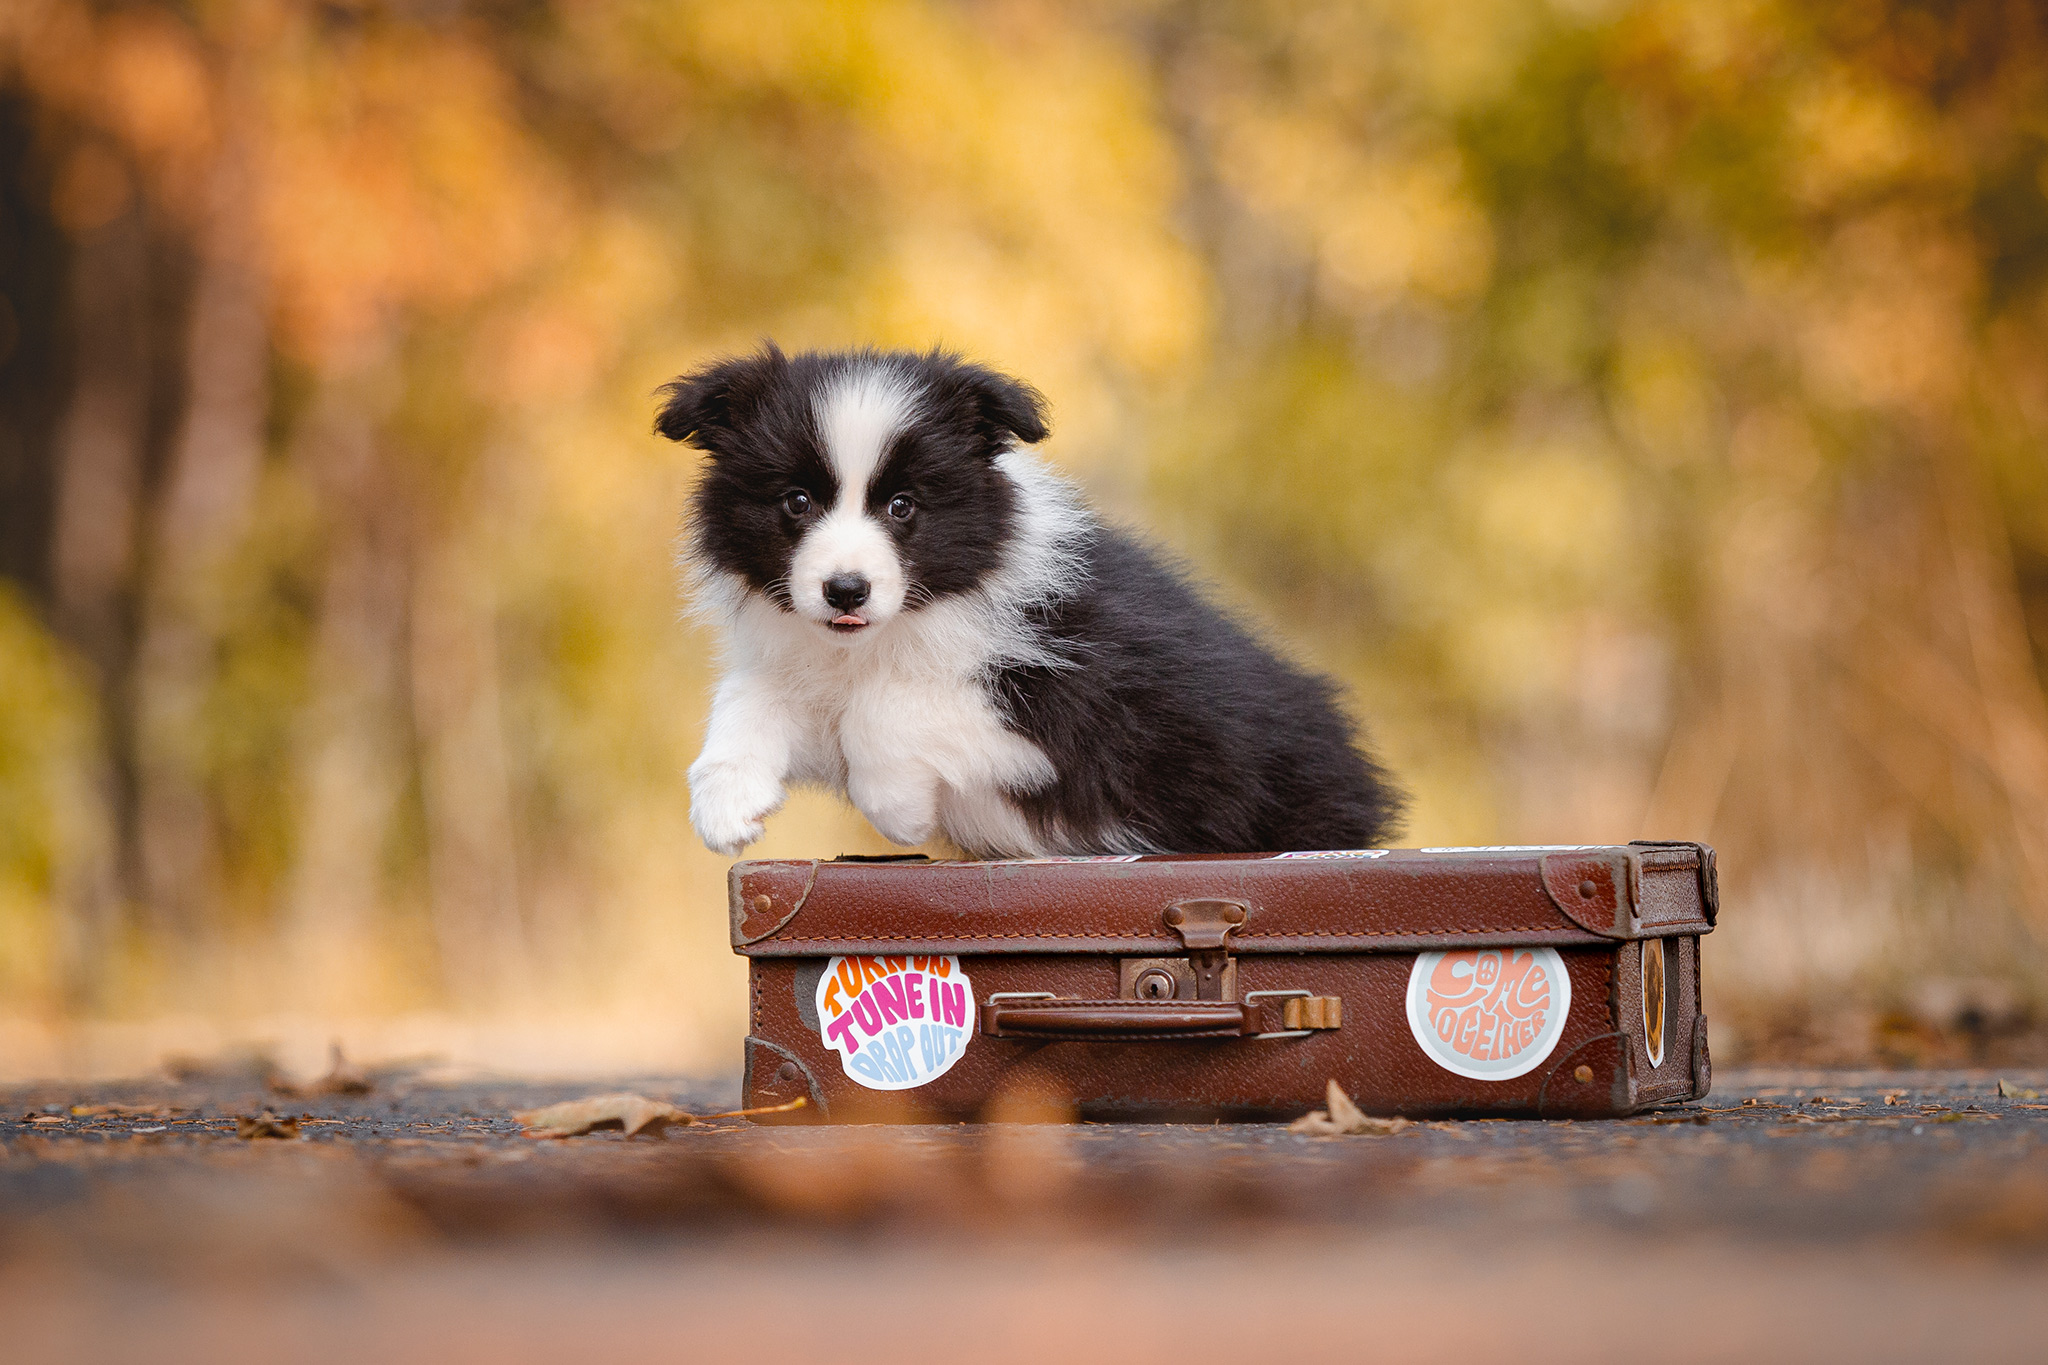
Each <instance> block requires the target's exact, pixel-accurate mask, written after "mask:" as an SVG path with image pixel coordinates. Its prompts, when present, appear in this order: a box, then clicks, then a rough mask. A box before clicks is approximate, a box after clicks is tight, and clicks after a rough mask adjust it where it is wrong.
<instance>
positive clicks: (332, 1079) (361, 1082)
mask: <svg viewBox="0 0 2048 1365" xmlns="http://www.w3.org/2000/svg"><path fill="white" fill-rule="evenodd" d="M269 1086H270V1089H271V1090H272V1091H273V1092H274V1093H276V1094H279V1095H290V1096H292V1097H294V1098H299V1097H304V1096H312V1095H367V1094H369V1093H370V1091H372V1090H373V1089H375V1088H376V1087H375V1085H374V1084H373V1083H372V1082H371V1080H370V1078H369V1077H368V1076H365V1075H364V1074H363V1073H362V1072H361V1071H360V1070H359V1069H358V1068H356V1067H355V1066H353V1065H351V1064H350V1062H349V1060H348V1058H347V1057H345V1056H343V1055H342V1051H341V1044H340V1043H329V1044H328V1045H327V1074H326V1075H325V1076H322V1077H321V1078H320V1079H319V1080H317V1081H309V1082H308V1083H306V1084H305V1085H295V1084H293V1083H292V1082H291V1081H290V1080H288V1079H286V1078H285V1077H284V1076H283V1075H273V1076H272V1077H271V1078H270V1081H269Z"/></svg>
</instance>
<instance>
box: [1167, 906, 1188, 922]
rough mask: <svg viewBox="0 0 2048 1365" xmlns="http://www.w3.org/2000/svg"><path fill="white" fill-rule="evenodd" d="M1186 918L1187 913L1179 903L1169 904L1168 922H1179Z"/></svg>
mask: <svg viewBox="0 0 2048 1365" xmlns="http://www.w3.org/2000/svg"><path fill="white" fill-rule="evenodd" d="M1186 918H1187V914H1186V913H1185V912H1184V911H1183V910H1182V909H1181V908H1180V907H1179V906H1178V905H1169V906H1167V907H1166V922H1167V923H1168V924H1179V923H1180V922H1181V921H1182V920H1184V919H1186Z"/></svg>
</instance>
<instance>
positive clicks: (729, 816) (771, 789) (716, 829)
mask: <svg viewBox="0 0 2048 1365" xmlns="http://www.w3.org/2000/svg"><path fill="white" fill-rule="evenodd" d="M783 796H784V793H783V790H782V783H781V782H779V781H778V780H776V778H775V777H774V776H773V775H771V774H769V773H766V772H764V771H762V770H761V769H758V768H748V767H744V766H741V765H737V764H731V763H697V764H695V765H693V766H692V767H691V769H690V823H691V824H692V825H694V826H695V827H696V829H697V837H698V838H700V839H702V840H703V841H704V846H705V847H706V848H708V849H710V850H711V851H712V852H713V853H720V854H723V855H725V856H726V857H728V858H736V857H738V856H739V854H740V850H742V849H744V848H745V847H746V846H747V845H748V844H751V843H753V842H755V841H756V840H758V839H759V838H760V837H761V836H762V835H763V834H764V833H766V832H767V825H766V821H767V819H768V817H769V816H771V815H773V814H775V812H776V811H778V810H780V809H781V808H782V802H783Z"/></svg>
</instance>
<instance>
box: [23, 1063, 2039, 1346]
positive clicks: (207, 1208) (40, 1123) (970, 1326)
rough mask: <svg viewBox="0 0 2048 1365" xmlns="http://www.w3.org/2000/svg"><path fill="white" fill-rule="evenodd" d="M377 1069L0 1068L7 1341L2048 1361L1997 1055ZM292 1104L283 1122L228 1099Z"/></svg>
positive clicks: (2030, 1206) (2030, 1075)
mask: <svg viewBox="0 0 2048 1365" xmlns="http://www.w3.org/2000/svg"><path fill="white" fill-rule="evenodd" d="M372 1079H373V1088H372V1089H371V1090H369V1091H368V1093H362V1094H326V1095H313V1096H309V1095H287V1094H281V1093H279V1092H277V1091H275V1090H272V1089H268V1088H266V1087H265V1086H264V1085H263V1084H262V1082H261V1080H260V1079H259V1078H257V1077H255V1076H253V1075H246V1076H240V1077H237V1076H234V1075H225V1076H223V1075H215V1076H211V1077H202V1078H200V1079H197V1080H194V1081H188V1082H186V1083H182V1084H175V1083H168V1082H166V1083H154V1084H135V1085H126V1086H85V1087H58V1086H43V1087H26V1088H15V1089H12V1090H8V1091H0V1338H4V1339H5V1340H6V1341H7V1343H8V1345H9V1350H8V1354H9V1356H10V1358H16V1359H22V1360H53V1359H58V1358H66V1359H88V1360H94V1359H148V1360H151V1361H182V1360H188V1359H189V1360H193V1361H199V1360H206V1361H224V1360H239V1359H252V1360H253V1359H264V1360H271V1359H278V1360H293V1361H304V1360H315V1361H319V1360H329V1359H332V1360H349V1361H377V1362H383V1361H409V1360H422V1361H425V1360H435V1361H454V1360H468V1359H479V1360H482V1359H491V1360H516V1359H535V1360H541V1359H546V1360H564V1359H567V1358H569V1357H581V1356H584V1355H594V1356H604V1357H610V1358H613V1359H621V1358H631V1357H635V1356H652V1357H659V1358H671V1357H673V1358H690V1359H702V1360H725V1359H739V1358H742V1357H744V1358H750V1359H765V1360H775V1359H782V1358H785V1357H787V1358H791V1359H804V1360H807V1361H810V1360H833V1361H841V1360H844V1361H865V1360H889V1361H913V1360H923V1359H927V1358H938V1357H940V1356H945V1357H949V1358H954V1359H958V1358H960V1357H961V1356H962V1354H963V1353H964V1354H965V1355H967V1356H969V1357H972V1358H974V1359H976V1360H987V1361H1003V1360H1025V1359H1031V1360H1047V1359H1063V1360H1064V1359H1074V1360H1092V1359H1107V1360H1116V1361H1122V1362H1149V1361H1162V1362H1165V1361H1184V1360H1188V1359H1218V1358H1236V1359H1249V1358H1252V1357H1276V1358H1287V1357H1292V1356H1294V1355H1297V1354H1300V1353H1302V1352H1317V1353H1320V1354H1323V1355H1326V1356H1328V1357H1329V1358H1331V1359H1334V1360H1351V1359H1368V1358H1374V1359H1376V1358H1400V1359H1404V1360H1417V1361H1420V1360H1436V1359H1461V1360H1473V1359H1488V1360H1492V1359H1500V1360H1516V1361H1529V1360H1551V1359H1566V1358H1569V1359H1572V1360H1577V1361H1583V1360H1588V1359H1595V1360H1597V1359H1608V1358H1612V1359H1617V1360H1620V1359H1629V1360H1635V1359H1658V1360H1695V1359H1699V1360H1721V1359H1731V1360H1732V1359H1752V1360H1754V1359H1790V1358H1797V1357H1801V1356H1804V1357H1806V1358H1819V1359H1836V1358H1849V1357H1852V1356H1853V1357H1856V1358H1860V1359H1872V1360H1892V1359H1898V1360H1918V1359H1929V1358H1936V1357H1946V1358H1955V1359H1963V1358H1968V1359H1972V1360H2000V1359H2011V1360H2041V1359H2048V1100H2043V1099H2037V1098H2028V1097H2026V1096H2024V1095H2004V1096H2002V1095H2001V1094H2000V1093H1999V1086H1998V1081H1999V1079H2000V1078H1999V1077H1998V1076H1996V1075H1993V1074H1990V1073H1975V1072H1766V1071H1748V1072H1733V1073H1728V1074H1726V1075H1724V1076H1723V1077H1722V1079H1721V1080H1720V1082H1719V1084H1718V1085H1717V1087H1716V1089H1715V1091H1714V1094H1713V1095H1712V1096H1711V1097H1710V1098H1709V1100H1708V1101H1706V1102H1705V1103H1704V1104H1701V1105H1695V1106H1689V1107H1687V1108H1684V1109H1676V1110H1671V1111H1666V1112H1660V1113H1655V1114H1649V1115H1643V1116H1639V1117H1637V1118H1633V1119H1625V1120H1615V1121H1605V1122H1579V1123H1567V1122H1549V1123H1532V1122H1501V1121H1477V1122H1462V1123H1428V1124H1418V1125H1415V1126H1413V1127H1411V1128H1409V1129H1408V1130H1406V1131H1404V1132H1401V1133H1399V1134H1396V1135H1393V1136H1389V1137H1346V1138H1305V1137H1299V1136H1295V1135H1292V1134H1289V1133H1287V1132H1286V1131H1285V1130H1284V1129H1282V1128H1280V1127H1278V1126H1265V1125H1219V1126H1214V1127H1188V1126H1179V1127H1161V1126H1149V1125H1148V1126H1110V1125H1029V1126H1026V1125H998V1126H984V1125H964V1124H963V1125H951V1126H946V1127H934V1128H899V1129H878V1128H869V1129H854V1128H791V1127H783V1128H766V1127H754V1126H751V1125H748V1124H745V1123H740V1122H730V1121H729V1122H726V1123H722V1124H717V1125H712V1126H707V1127H696V1128H672V1129H670V1130H669V1131H668V1132H667V1133H666V1134H664V1135H661V1136H658V1137H648V1136H644V1135H643V1136H641V1137H637V1138H632V1139H627V1138H625V1137H623V1136H621V1135H619V1134H617V1133H610V1134H602V1133H600V1134H592V1135H590V1136H587V1137H581V1138H573V1139H567V1140H563V1141H553V1142H542V1141H534V1140H531V1139H528V1138H524V1137H521V1136H520V1135H519V1126H518V1124H517V1123H516V1122H514V1121H513V1120H512V1119H511V1117H510V1115H511V1113H512V1112H513V1111H514V1110H517V1109H524V1108H529V1107H532V1106H534V1105H537V1104H542V1103H547V1102H549V1101H553V1100H557V1099H562V1098H569V1097H572V1096H576V1095H581V1094H587V1093H591V1091H592V1090H594V1089H605V1088H612V1087H610V1086H605V1087H593V1086H591V1085H589V1084H587V1083H581V1084H577V1085H572V1086H540V1085H532V1084H515V1083H489V1082H478V1081H468V1082H464V1083H460V1084H453V1083H447V1082H439V1083H436V1082H431V1081H429V1080H428V1079H426V1078H423V1077H417V1076H415V1077H410V1078H409V1077H407V1076H405V1075H403V1074H392V1075H385V1076H382V1077H374V1078H372ZM2004 1079H2005V1080H2006V1082H2007V1083H2008V1086H2007V1088H2008V1089H2009V1090H2035V1091H2040V1092H2043V1093H2048V1073H2043V1072H2007V1073H2005V1076H2004ZM620 1085H621V1086H622V1087H623V1088H630V1089H633V1090H636V1091H638V1092H640V1093H642V1094H646V1095H650V1096H653V1097H655V1098H659V1099H664V1100H669V1101H672V1102H675V1103H677V1104H679V1105H682V1106H684V1107H685V1108H689V1109H692V1110H693V1111H698V1112H709V1111H712V1110H716V1109H721V1108H725V1107H727V1106H728V1105H729V1104H730V1103H731V1102H732V1101H733V1100H734V1098H735V1095H734V1093H733V1092H734V1087H733V1086H732V1085H731V1084H730V1083H724V1084H698V1085H691V1084H677V1083H674V1082H663V1081H660V1080H646V1079H641V1080H633V1081H627V1082H622V1083H620ZM266 1108H268V1109H269V1110H271V1111H272V1112H273V1113H274V1114H276V1115H277V1116H279V1117H280V1118H282V1119H287V1120H289V1119H296V1120H297V1124H296V1127H297V1133H298V1136H297V1137H296V1138H288V1139H282V1140H280V1139H266V1138H243V1137H239V1136H237V1131H238V1125H237V1120H238V1119H239V1118H242V1117H247V1116H254V1115H257V1114H259V1113H260V1112H261V1111H263V1110H264V1109H266Z"/></svg>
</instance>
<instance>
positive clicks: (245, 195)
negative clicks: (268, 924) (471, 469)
mask: <svg viewBox="0 0 2048 1365" xmlns="http://www.w3.org/2000/svg"><path fill="white" fill-rule="evenodd" d="M250 222H251V214H250V205H249V187H248V181H247V172H246V164H245V160H244V157H243V155H242V154H241V153H240V152H239V149H230V150H229V151H228V152H227V153H225V154H223V155H221V156H220V157H218V158H217V159H216V161H215V163H214V165H213V167H212V170H211V174H210V183H209V185H208V196H207V203H206V205H205V209H204V218H203V221H202V226H201V229H200V240H199V246H198V257H199V265H198V280H197V283H196V286H195V288H194V293H193V303H192V309H191V313H190V318H189V330H188V332H187V343H186V347H185V358H186V365H187V383H186V403H185V410H184V414H183V420H182V421H181V423H180V425H179V429H178V435H177V439H176V441H175V443H174V444H173V446H172V449H171V452H170V463H169V467H168V469H167V470H166V472H165V478H164V481H163V496H162V498H161V502H160V505H159V507H158V510H157V517H156V522H155V526H154V531H155V535H154V537H153V547H154V555H153V559H152V567H153V573H152V574H151V577H150V580H149V582H148V583H147V585H146V587H145V590H144V592H143V594H142V598H141V602H142V608H143V620H142V634H141V642H140V647H139V652H138V657H137V661H136V706H137V716H136V729H137V754H136V759H137V805H138V809H137V820H138V824H139V838H140V851H141V859H142V867H141V870H142V878H143V885H144V888H145V892H146V895H147V897H148V899H149V902H150V904H151V905H153V906H156V907H158V908H159V913H160V914H161V915H163V916H164V917H166V918H167V919H169V920H170V921H172V922H174V923H176V924H178V925H180V926H182V927H183V928H184V929H185V931H186V932H188V933H191V932H194V931H196V930H199V929H200V928H202V927H206V928H216V927H218V923H219V913H218V907H217V904H216V901H217V898H218V896H219V893H220V891H221V869H220V866H219V857H218V850H217V839H216V835H215V830H214V821H213V815H212V811H211V808H210V805H209V799H208V793H207V778H208V767H209V763H208V754H207V729H208V727H207V717H206V702H207V698H208V694H209V691H210V689H211V687H212V684H213V679H214V672H215V655H216V652H217V651H218V648H219V645H220V637H221V632H222V629H223V627H224V624H225V623H224V622H222V621H221V620H220V619H219V618H220V615H221V612H222V610H223V609H224V603H223V593H222V584H221V578H222V570H223V566H224V561H225V560H226V558H227V557H228V555H229V554H230V553H231V552H232V551H233V549H234V548H235V546H236V545H237V544H238V543H239V542H240V540H241V538H242V536H243V534H244V532H245V530H246V528H247V523H248V517H249V513H250V507H251V503H252V501H253V499H254V496H255V491H256V482H257V478H258V476H259V474H260V473H261V470H262V462H263V424H264V417H265V412H266V407H267V403H268V383H267V381H268V376H267V368H268V364H269V356H270V339H269V333H268V325H267V316H266V302H267V301H266V298H265V293H264V288H263V281H262V279H261V276H260V274H259V267H258V265H257V262H258V261H260V259H261V257H260V253H259V252H258V251H257V250H256V249H255V244H254V243H253V242H252V241H250V240H249V231H250Z"/></svg>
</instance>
